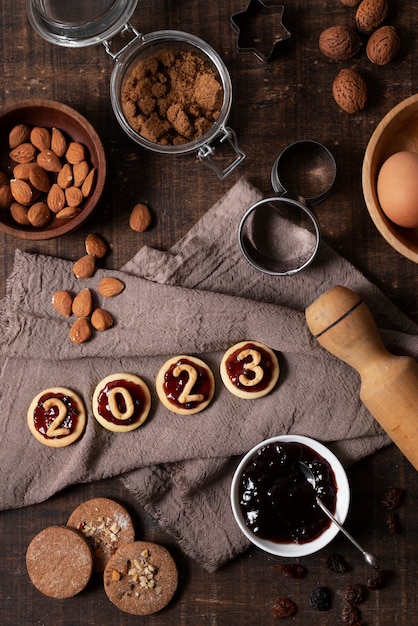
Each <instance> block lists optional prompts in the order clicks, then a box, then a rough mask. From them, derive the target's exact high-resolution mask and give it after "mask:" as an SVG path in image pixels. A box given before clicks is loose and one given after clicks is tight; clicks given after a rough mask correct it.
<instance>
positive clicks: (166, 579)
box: [103, 541, 178, 615]
mask: <svg viewBox="0 0 418 626" xmlns="http://www.w3.org/2000/svg"><path fill="white" fill-rule="evenodd" d="M103 581H104V589H105V592H106V595H107V597H108V598H109V600H110V601H111V602H113V604H115V605H116V606H117V607H118V608H119V609H120V610H121V611H124V612H125V613H130V614H131V615H152V614H153V613H157V611H161V609H163V608H164V607H165V606H167V604H168V603H169V602H170V600H171V599H172V597H173V596H174V593H175V591H176V589H177V583H178V571H177V566H176V564H175V562H174V560H173V558H172V556H171V555H170V553H169V552H168V550H166V548H164V547H163V546H160V545H158V544H155V543H150V542H145V541H135V542H134V543H125V544H123V545H121V546H120V548H118V549H117V550H116V552H115V554H114V555H113V556H112V557H111V559H110V560H109V561H108V563H107V565H106V568H105V571H104V575H103Z"/></svg>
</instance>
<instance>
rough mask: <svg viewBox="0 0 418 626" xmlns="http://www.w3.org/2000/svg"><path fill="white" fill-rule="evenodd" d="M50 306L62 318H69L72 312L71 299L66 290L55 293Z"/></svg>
mask: <svg viewBox="0 0 418 626" xmlns="http://www.w3.org/2000/svg"><path fill="white" fill-rule="evenodd" d="M52 306H53V307H54V309H55V310H56V311H58V313H60V314H61V315H64V317H70V316H71V313H72V312H73V297H72V295H71V293H70V292H69V291H67V290H66V289H61V290H59V291H56V292H55V293H54V295H53V296H52Z"/></svg>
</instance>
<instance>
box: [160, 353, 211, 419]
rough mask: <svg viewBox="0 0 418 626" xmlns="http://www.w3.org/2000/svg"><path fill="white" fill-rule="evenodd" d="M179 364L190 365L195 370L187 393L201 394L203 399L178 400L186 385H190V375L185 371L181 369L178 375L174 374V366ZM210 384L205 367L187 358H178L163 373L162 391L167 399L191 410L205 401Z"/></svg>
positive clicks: (208, 394)
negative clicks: (193, 379)
mask: <svg viewBox="0 0 418 626" xmlns="http://www.w3.org/2000/svg"><path fill="white" fill-rule="evenodd" d="M181 365H186V366H190V367H192V368H193V369H194V370H195V372H196V381H195V383H194V384H193V386H192V387H191V388H190V389H189V395H196V394H199V395H201V396H203V399H201V400H199V401H196V400H191V401H189V402H180V401H179V398H180V396H181V394H182V393H183V392H184V391H185V389H187V386H188V385H190V377H189V374H188V372H187V371H182V372H181V373H180V374H179V375H178V376H175V375H174V370H175V369H176V367H178V366H181ZM212 385H213V382H212V379H211V378H210V377H209V375H208V372H207V370H206V368H204V367H201V366H200V365H199V364H197V363H194V362H193V361H189V360H188V359H179V360H178V361H177V362H176V363H173V364H172V365H170V367H169V368H168V370H167V371H166V373H165V374H164V392H165V394H166V396H167V399H168V400H169V401H170V402H172V403H173V404H174V405H175V406H178V407H181V408H184V409H187V410H192V409H194V408H195V407H196V406H198V405H199V404H201V403H202V402H205V401H206V400H207V399H208V398H209V397H210V395H211V393H212Z"/></svg>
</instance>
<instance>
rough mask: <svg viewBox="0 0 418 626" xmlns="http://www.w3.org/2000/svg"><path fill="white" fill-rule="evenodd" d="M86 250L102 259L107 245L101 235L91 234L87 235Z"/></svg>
mask: <svg viewBox="0 0 418 626" xmlns="http://www.w3.org/2000/svg"><path fill="white" fill-rule="evenodd" d="M85 243H86V252H87V254H91V255H92V256H95V257H97V258H98V259H102V258H103V257H104V256H105V254H106V252H107V245H106V243H105V242H104V241H103V239H102V238H101V237H99V235H94V234H90V235H87V237H86V242H85Z"/></svg>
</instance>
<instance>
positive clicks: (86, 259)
mask: <svg viewBox="0 0 418 626" xmlns="http://www.w3.org/2000/svg"><path fill="white" fill-rule="evenodd" d="M95 271H96V259H95V257H94V256H92V255H91V254H86V255H84V256H82V257H81V258H80V259H78V261H76V262H75V263H74V265H73V274H74V276H76V277H77V278H90V277H91V276H93V274H94V272H95Z"/></svg>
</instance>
